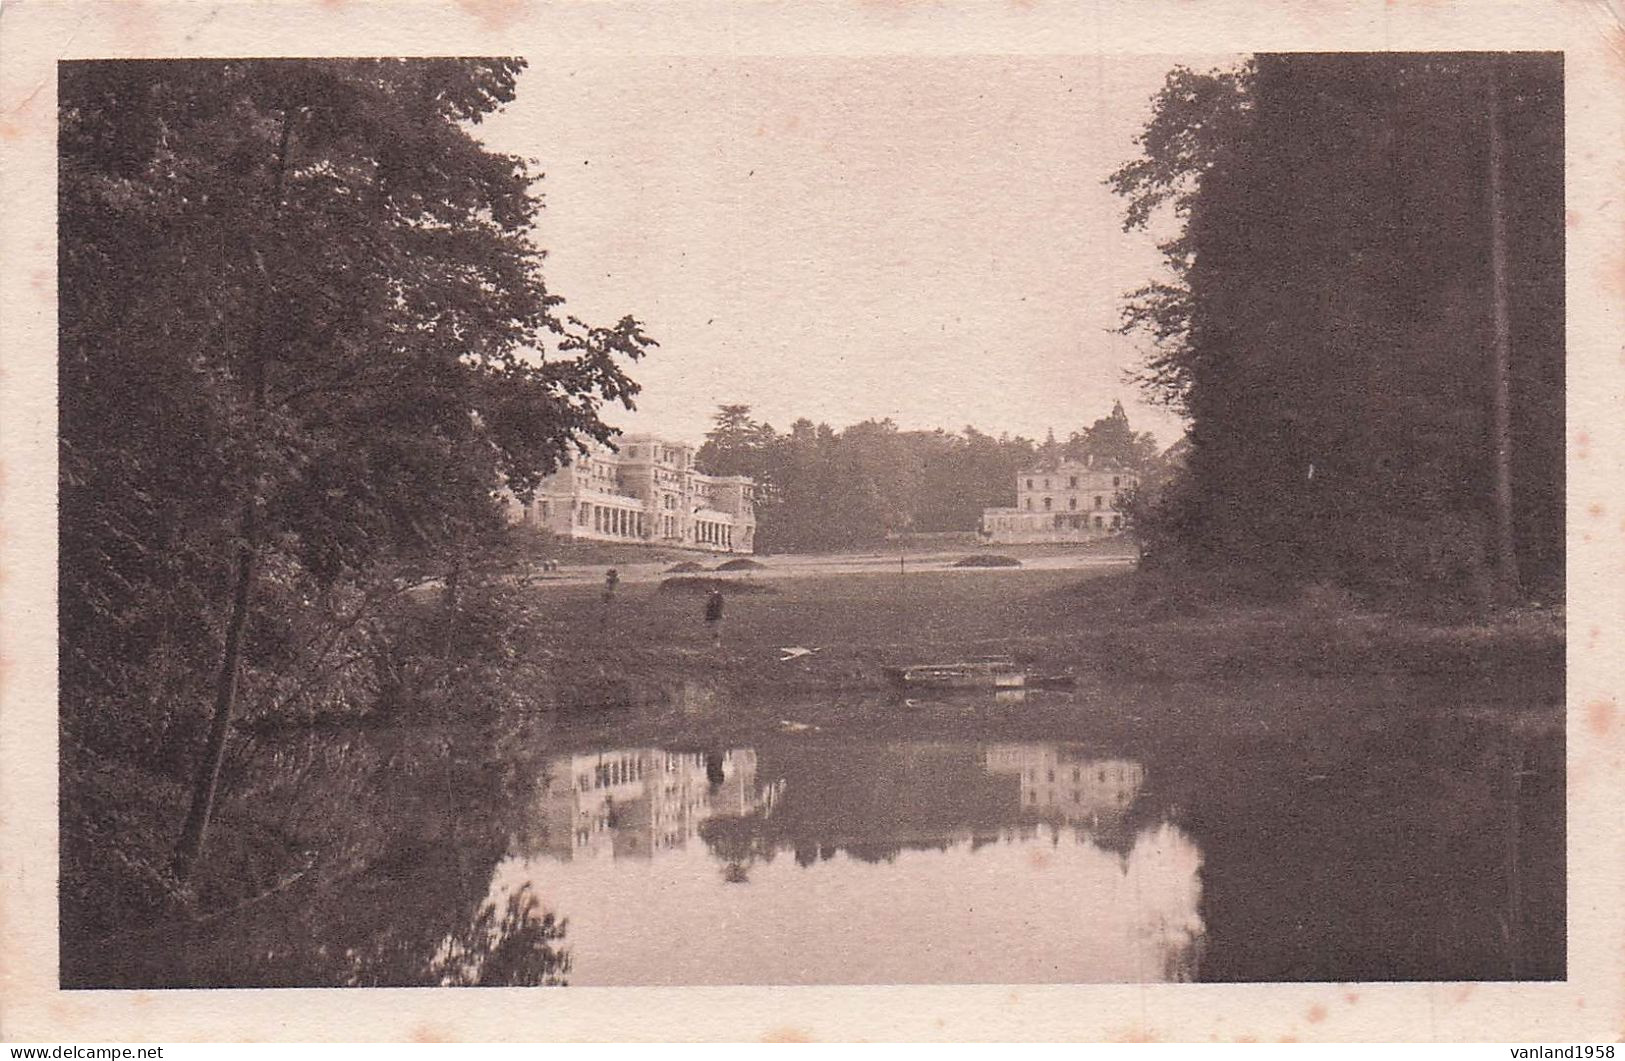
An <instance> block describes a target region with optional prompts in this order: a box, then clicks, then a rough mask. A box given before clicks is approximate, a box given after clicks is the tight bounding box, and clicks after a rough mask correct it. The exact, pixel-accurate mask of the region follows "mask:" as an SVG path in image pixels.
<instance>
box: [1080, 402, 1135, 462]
mask: <svg viewBox="0 0 1625 1061" xmlns="http://www.w3.org/2000/svg"><path fill="white" fill-rule="evenodd" d="M1156 455H1157V440H1156V437H1155V436H1154V435H1152V434H1150V433H1149V432H1145V431H1135V430H1134V428H1133V427H1131V426H1129V422H1128V413H1127V412H1125V411H1124V409H1123V403H1122V402H1113V403H1112V411H1111V412H1110V413H1109V414H1107V415H1106V416H1103V417H1101V418H1100V419H1099V420H1096V421H1095V422H1094V423H1093V424H1090V425H1089V426H1088V427H1086V428H1084V429H1083V430H1082V431H1079V432H1077V433H1076V434H1074V435H1073V436H1072V437H1071V438H1069V439H1068V440H1067V444H1066V456H1067V459H1068V460H1075V461H1093V462H1094V463H1096V464H1115V465H1117V466H1119V467H1122V468H1132V469H1134V470H1136V471H1145V470H1147V469H1148V468H1149V466H1150V464H1151V462H1152V460H1154V459H1155V457H1156Z"/></svg>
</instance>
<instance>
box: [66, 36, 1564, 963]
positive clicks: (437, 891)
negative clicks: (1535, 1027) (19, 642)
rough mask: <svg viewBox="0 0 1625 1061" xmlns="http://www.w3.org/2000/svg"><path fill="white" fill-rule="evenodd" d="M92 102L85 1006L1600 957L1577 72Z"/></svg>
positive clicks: (1462, 65)
mask: <svg viewBox="0 0 1625 1061" xmlns="http://www.w3.org/2000/svg"><path fill="white" fill-rule="evenodd" d="M605 94H613V96H614V98H615V100H616V101H617V102H624V103H626V104H627V106H625V107H624V108H623V107H620V106H614V105H613V104H612V105H611V107H610V113H611V114H613V115H615V116H616V118H615V121H614V122H613V123H606V122H603V121H602V120H594V121H591V122H580V121H575V120H573V119H572V115H573V114H578V113H581V112H582V111H583V110H584V108H583V106H582V103H583V102H584V101H586V100H589V99H593V100H596V103H597V106H598V108H600V109H599V110H598V111H597V112H596V113H597V114H598V115H600V116H601V114H602V108H603V107H604V103H605V101H604V99H603V98H602V97H603V96H604V95H605ZM634 100H641V101H642V105H641V106H637V107H633V106H631V103H632V102H633V101H634ZM791 104H794V106H791ZM59 115H60V122H61V128H60V140H59V165H60V170H59V188H58V194H59V197H60V213H59V218H60V235H59V247H58V254H59V260H60V263H61V275H60V289H59V290H60V295H59V298H60V318H59V320H60V329H61V348H60V352H61V361H60V366H59V373H60V391H59V394H60V425H61V426H60V430H61V462H60V504H61V528H60V535H61V554H60V607H61V615H60V639H61V645H60V659H61V701H60V703H61V732H62V743H61V751H60V755H61V763H60V769H61V780H60V784H61V794H62V802H61V819H62V820H61V829H62V833H61V845H62V846H61V875H60V884H59V888H60V903H61V970H60V972H61V981H62V984H63V986H65V987H74V988H109V987H111V988H132V987H140V988H152V987H250V986H254V987H274V986H284V987H313V986H358V987H365V986H418V985H436V986H452V985H468V986H476V985H508V986H512V985H543V984H545V985H557V986H560V987H564V986H566V985H578V984H579V985H619V986H636V985H650V984H658V985H702V984H892V983H901V984H908V983H978V982H992V983H1093V982H1127V983H1139V982H1160V981H1298V980H1319V981H1349V980H1376V981H1384V980H1551V979H1561V978H1562V977H1563V975H1564V968H1565V963H1564V959H1565V954H1564V951H1565V934H1564V927H1565V917H1564V862H1565V859H1564V855H1565V850H1564V832H1563V826H1564V770H1565V763H1564V741H1563V648H1564V630H1563V604H1564V597H1563V556H1564V519H1563V477H1564V460H1563V441H1564V428H1563V425H1564V408H1563V397H1564V374H1563V368H1564V335H1563V323H1564V290H1563V259H1564V255H1563V246H1564V226H1563V63H1562V57H1561V56H1560V55H1557V54H1550V53H1544V54H1542V53H1480V54H1450V53H1399V54H1394V53H1390V54H1349V53H1341V54H1273V53H1260V54H1252V55H1222V56H1214V55H1208V56H1170V57H1156V56H1135V57H1131V58H1128V59H1120V58H1114V57H1110V56H1096V57H1089V58H1078V57H1067V58H1064V59H1049V60H1033V59H1019V60H1006V59H1002V58H996V57H990V58H953V59H942V60H939V59H919V60H911V61H906V62H901V63H899V62H888V63H884V64H878V63H874V62H871V61H867V60H843V59H817V60H807V61H788V60H783V59H771V60H761V61H752V60H736V61H728V62H707V63H681V62H674V61H671V60H652V61H646V62H638V63H634V64H632V65H631V66H630V68H627V67H618V68H616V69H613V70H605V69H602V68H594V67H591V66H582V67H579V68H572V67H562V68H561V67H558V66H553V67H551V68H549V69H546V70H538V69H535V68H534V67H532V66H531V65H530V64H528V63H527V62H526V61H525V60H524V59H522V58H466V59H463V58H438V59H392V58H380V59H341V60H274V59H244V60H221V61H215V60H194V61H186V60H181V61H110V62H98V61H84V62H69V63H64V64H62V65H61V66H60V67H59ZM577 291H579V292H580V295H579V296H578V294H577Z"/></svg>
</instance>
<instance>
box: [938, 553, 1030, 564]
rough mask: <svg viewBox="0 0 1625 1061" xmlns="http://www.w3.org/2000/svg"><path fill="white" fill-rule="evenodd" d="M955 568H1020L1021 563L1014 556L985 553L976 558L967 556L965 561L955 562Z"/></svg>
mask: <svg viewBox="0 0 1625 1061" xmlns="http://www.w3.org/2000/svg"><path fill="white" fill-rule="evenodd" d="M954 566H955V567H1020V566H1021V561H1020V560H1017V559H1016V558H1015V557H1013V556H1005V555H1003V554H1001V553H985V554H979V555H976V556H967V557H965V558H964V559H963V560H956V561H954Z"/></svg>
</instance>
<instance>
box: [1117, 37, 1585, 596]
mask: <svg viewBox="0 0 1625 1061" xmlns="http://www.w3.org/2000/svg"><path fill="white" fill-rule="evenodd" d="M1491 79H1493V80H1494V82H1495V83H1496V85H1497V87H1498V88H1499V94H1500V96H1501V98H1502V99H1503V101H1505V102H1504V105H1503V107H1502V114H1501V118H1500V124H1501V132H1502V135H1503V136H1504V138H1505V140H1506V142H1507V144H1508V145H1509V146H1508V151H1507V156H1508V158H1509V160H1510V161H1509V164H1508V169H1509V171H1508V173H1507V176H1506V181H1505V184H1506V187H1507V188H1508V196H1507V199H1508V206H1507V210H1506V214H1507V222H1508V224H1507V231H1508V243H1509V247H1510V255H1509V258H1510V270H1511V283H1510V285H1509V286H1510V290H1511V293H1512V294H1511V318H1512V332H1513V339H1514V344H1513V345H1514V350H1513V368H1512V390H1513V405H1514V416H1513V425H1512V426H1513V464H1514V469H1513V475H1514V495H1515V503H1516V512H1515V519H1516V528H1517V548H1518V553H1519V559H1520V564H1521V566H1522V567H1523V568H1524V569H1525V570H1526V571H1529V572H1533V573H1535V574H1536V577H1537V579H1538V580H1545V581H1546V582H1548V583H1550V582H1552V581H1553V580H1556V579H1558V578H1559V577H1560V575H1561V567H1562V564H1561V561H1562V505H1561V498H1562V481H1563V460H1562V437H1563V433H1562V422H1563V402H1562V398H1563V391H1562V380H1563V345H1562V305H1563V289H1562V273H1563V269H1562V261H1563V258H1562V246H1563V242H1562V237H1563V224H1562V139H1561V130H1562V91H1561V89H1562V77H1561V69H1560V65H1559V60H1557V59H1555V58H1552V57H1549V56H1504V57H1470V56H1455V55H1451V56H1428V57H1412V56H1374V55H1348V56H1325V55H1264V56H1259V57H1258V58H1257V59H1256V60H1255V61H1254V62H1252V63H1250V64H1248V65H1247V66H1246V67H1244V68H1242V69H1241V70H1239V71H1231V72H1219V73H1213V74H1207V75H1195V74H1192V73H1191V72H1190V71H1188V70H1183V69H1176V70H1175V71H1174V72H1172V73H1171V74H1170V75H1169V79H1168V84H1167V86H1166V87H1165V88H1164V90H1163V92H1162V93H1160V94H1159V95H1158V97H1157V99H1156V101H1155V104H1154V106H1155V114H1154V116H1153V118H1152V120H1151V123H1150V124H1149V125H1148V127H1147V130H1146V133H1145V135H1144V136H1142V138H1141V141H1140V142H1141V146H1142V148H1143V151H1144V154H1143V157H1141V158H1139V159H1136V160H1135V161H1133V162H1131V163H1129V164H1128V165H1127V166H1125V167H1123V168H1122V169H1120V170H1118V171H1117V173H1115V174H1114V175H1113V176H1112V177H1111V178H1110V183H1111V184H1112V185H1113V187H1114V189H1115V190H1116V191H1118V192H1119V193H1120V194H1122V195H1124V196H1125V198H1126V199H1127V207H1126V213H1125V225H1126V226H1127V227H1130V228H1133V227H1141V226H1147V225H1150V224H1151V223H1152V219H1153V217H1155V216H1157V215H1158V212H1159V211H1162V212H1163V214H1164V215H1166V214H1167V213H1168V212H1169V208H1170V207H1171V212H1172V215H1173V217H1172V220H1173V221H1175V222H1176V223H1177V225H1178V228H1179V234H1178V236H1177V238H1176V239H1174V240H1171V241H1169V242H1168V243H1165V244H1164V247H1163V249H1164V254H1165V257H1166V258H1167V261H1168V265H1169V272H1168V276H1167V278H1165V279H1164V280H1162V281H1159V282H1158V283H1157V284H1156V285H1154V288H1155V290H1151V289H1146V290H1142V291H1139V292H1133V293H1131V294H1130V295H1129V303H1128V309H1127V311H1126V313H1125V321H1124V326H1125V328H1126V329H1128V330H1132V331H1137V332H1140V333H1142V334H1146V335H1148V336H1149V337H1150V338H1151V340H1152V341H1153V344H1154V352H1153V353H1152V354H1151V356H1150V358H1149V360H1148V361H1147V365H1146V368H1145V374H1144V379H1145V381H1146V383H1147V385H1148V386H1149V387H1150V388H1151V390H1152V392H1153V393H1154V394H1155V395H1157V396H1160V397H1161V398H1162V399H1163V400H1165V401H1167V402H1169V403H1171V404H1174V405H1176V406H1178V407H1180V408H1181V409H1183V410H1184V411H1185V412H1186V413H1187V414H1188V415H1189V417H1190V419H1191V421H1192V428H1191V433H1190V440H1191V448H1190V453H1189V457H1188V475H1189V480H1188V482H1185V483H1183V484H1178V485H1176V487H1175V488H1171V489H1170V491H1169V492H1168V494H1167V496H1166V497H1165V499H1164V501H1162V502H1159V503H1158V505H1157V507H1156V509H1155V512H1156V515H1155V516H1152V515H1151V510H1149V509H1148V510H1147V511H1146V512H1142V513H1140V514H1139V517H1138V523H1139V527H1140V532H1141V534H1142V536H1151V537H1155V536H1158V535H1161V536H1162V537H1163V538H1164V539H1165V543H1166V544H1168V545H1170V546H1172V545H1177V547H1178V551H1179V552H1180V553H1181V554H1182V555H1183V557H1184V558H1185V559H1187V560H1189V561H1191V562H1193V563H1198V564H1207V565H1215V564H1242V565H1248V566H1253V567H1257V568H1259V569H1261V570H1266V571H1271V572H1274V573H1275V575H1276V576H1278V577H1281V578H1284V579H1288V580H1308V581H1315V580H1333V581H1342V582H1346V583H1360V584H1363V585H1366V586H1369V587H1371V588H1381V587H1382V586H1394V587H1402V586H1405V585H1408V584H1411V583H1413V582H1415V581H1418V580H1422V581H1435V582H1440V583H1449V582H1452V581H1459V580H1462V579H1471V578H1472V577H1474V576H1473V572H1474V571H1475V570H1476V569H1477V568H1479V567H1480V566H1482V564H1483V559H1482V558H1483V547H1482V544H1481V543H1482V541H1483V540H1484V534H1485V528H1486V527H1487V526H1488V525H1489V523H1490V517H1491V505H1492V497H1491V490H1490V456H1491V449H1492V447H1491V446H1490V444H1489V439H1488V437H1487V433H1488V402H1489V390H1488V383H1489V381H1488V376H1489V371H1488V363H1487V360H1486V351H1487V350H1488V349H1490V346H1491V336H1490V323H1491V311H1490V308H1491V270H1490V267H1489V259H1490V255H1489V245H1488V240H1489V234H1490V227H1491V226H1490V224H1489V217H1488V203H1489V199H1488V195H1487V186H1488V159H1487V152H1486V148H1485V143H1486V139H1487V137H1486V129H1487V125H1486V123H1487V120H1488V110H1487V103H1486V88H1487V86H1488V84H1489V83H1490V80H1491ZM1148 290H1151V293H1150V294H1148V293H1147V291H1148ZM1142 540H1144V537H1143V538H1142Z"/></svg>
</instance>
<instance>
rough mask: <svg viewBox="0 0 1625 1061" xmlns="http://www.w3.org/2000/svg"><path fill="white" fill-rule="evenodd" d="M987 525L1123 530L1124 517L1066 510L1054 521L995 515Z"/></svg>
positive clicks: (1025, 528)
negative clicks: (1035, 521) (1092, 514)
mask: <svg viewBox="0 0 1625 1061" xmlns="http://www.w3.org/2000/svg"><path fill="white" fill-rule="evenodd" d="M986 527H987V529H988V530H989V531H996V530H1016V531H1023V530H1044V529H1046V528H1048V527H1054V528H1055V529H1056V530H1066V529H1072V530H1087V529H1089V528H1090V527H1093V528H1094V529H1095V530H1106V529H1108V528H1109V529H1111V530H1121V529H1122V527H1123V517H1122V516H1120V515H1117V514H1115V513H1114V514H1113V515H1111V516H1110V517H1107V516H1104V515H1099V516H1094V517H1092V519H1091V517H1090V516H1087V515H1085V514H1083V513H1081V512H1080V513H1077V514H1076V515H1073V514H1069V513H1066V512H1057V513H1056V514H1055V515H1054V517H1053V521H1052V520H1051V519H1049V518H1046V519H1044V520H1041V521H1039V522H1037V523H1034V522H1033V521H1032V520H1031V519H1030V518H1028V517H1026V516H994V517H992V518H991V519H989V520H988V521H987V524H986Z"/></svg>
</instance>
